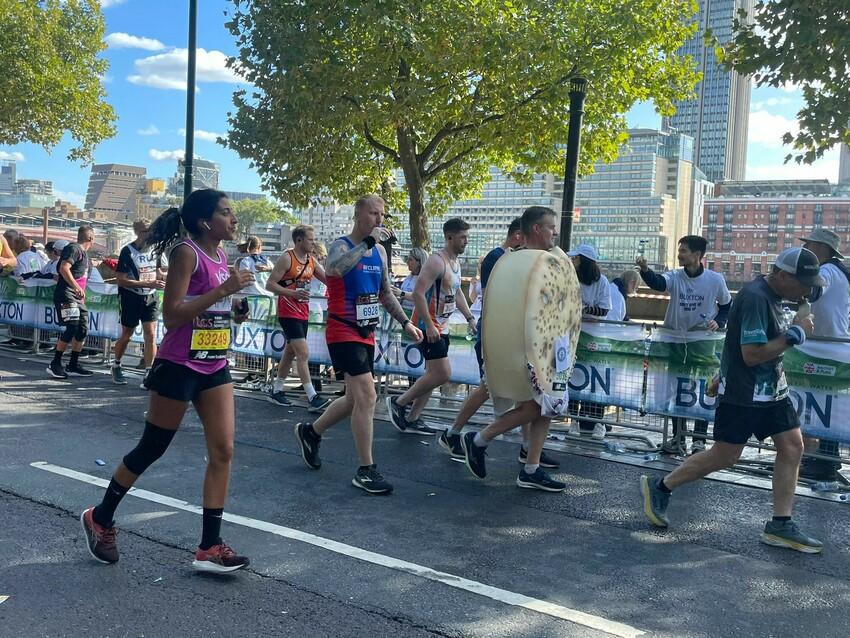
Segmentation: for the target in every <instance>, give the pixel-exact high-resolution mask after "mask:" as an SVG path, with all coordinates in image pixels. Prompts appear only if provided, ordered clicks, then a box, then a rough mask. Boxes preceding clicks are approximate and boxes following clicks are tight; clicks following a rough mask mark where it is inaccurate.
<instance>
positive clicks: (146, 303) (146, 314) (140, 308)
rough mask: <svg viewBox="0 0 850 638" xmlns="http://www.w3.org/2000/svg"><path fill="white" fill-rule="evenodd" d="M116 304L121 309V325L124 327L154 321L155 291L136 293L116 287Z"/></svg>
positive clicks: (155, 316)
mask: <svg viewBox="0 0 850 638" xmlns="http://www.w3.org/2000/svg"><path fill="white" fill-rule="evenodd" d="M118 306H119V308H120V309H121V325H122V326H124V327H125V328H135V327H136V326H138V325H139V323H140V322H141V323H150V322H152V321H156V319H157V316H158V314H159V313H158V312H157V308H156V293H155V292H153V293H151V294H149V295H137V294H136V293H135V292H129V291H125V290H122V289H120V288H119V289H118Z"/></svg>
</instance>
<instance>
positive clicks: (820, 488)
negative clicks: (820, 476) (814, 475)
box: [812, 481, 841, 492]
mask: <svg viewBox="0 0 850 638" xmlns="http://www.w3.org/2000/svg"><path fill="white" fill-rule="evenodd" d="M840 487H841V486H840V485H839V484H838V481H818V482H817V483H813V484H812V491H813V492H837V491H838V489H839V488H840Z"/></svg>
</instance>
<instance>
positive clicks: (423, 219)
mask: <svg viewBox="0 0 850 638" xmlns="http://www.w3.org/2000/svg"><path fill="white" fill-rule="evenodd" d="M396 138H397V139H398V155H399V158H400V159H401V169H402V170H403V171H404V182H405V185H406V186H407V197H408V199H409V200H410V208H409V209H408V219H409V221H410V243H411V244H412V245H414V246H418V247H419V248H423V249H425V250H426V251H427V252H431V237H430V235H429V234H428V215H427V213H426V212H425V181H424V180H423V179H422V167H421V166H420V165H419V162H418V161H417V159H416V143H415V142H414V141H413V136H411V135H410V132H409V131H408V130H407V129H405V128H403V127H399V128H398V129H396Z"/></svg>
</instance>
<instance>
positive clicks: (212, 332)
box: [189, 298, 230, 361]
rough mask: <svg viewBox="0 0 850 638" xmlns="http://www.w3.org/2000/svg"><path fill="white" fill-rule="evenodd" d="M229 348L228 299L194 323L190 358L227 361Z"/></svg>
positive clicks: (200, 316)
mask: <svg viewBox="0 0 850 638" xmlns="http://www.w3.org/2000/svg"><path fill="white" fill-rule="evenodd" d="M225 309H226V310H225ZM229 348H230V298H227V299H225V300H222V301H220V302H219V303H217V304H215V305H214V306H212V307H211V308H209V309H207V310H205V311H204V312H202V313H201V314H200V315H198V316H197V317H195V319H194V320H193V321H192V338H191V341H190V343H189V358H190V359H195V360H200V361H210V360H213V361H214V360H218V359H225V358H227V350H228V349H229Z"/></svg>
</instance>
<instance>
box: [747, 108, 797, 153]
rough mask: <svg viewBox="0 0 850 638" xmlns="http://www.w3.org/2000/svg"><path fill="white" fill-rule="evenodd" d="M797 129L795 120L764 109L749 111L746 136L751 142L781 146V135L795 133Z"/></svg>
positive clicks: (773, 146) (771, 146) (775, 146)
mask: <svg viewBox="0 0 850 638" xmlns="http://www.w3.org/2000/svg"><path fill="white" fill-rule="evenodd" d="M799 129H800V126H799V124H798V123H797V120H792V119H789V118H787V117H783V116H782V115H774V114H773V113H768V112H767V111H765V110H758V111H751V112H750V126H749V131H748V137H749V142H750V143H751V144H761V145H762V146H765V147H767V148H782V147H783V144H782V136H783V135H785V133H786V132H790V133H791V134H792V135H796V134H797V131H798V130H799ZM789 148H790V147H789Z"/></svg>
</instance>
